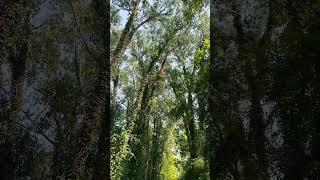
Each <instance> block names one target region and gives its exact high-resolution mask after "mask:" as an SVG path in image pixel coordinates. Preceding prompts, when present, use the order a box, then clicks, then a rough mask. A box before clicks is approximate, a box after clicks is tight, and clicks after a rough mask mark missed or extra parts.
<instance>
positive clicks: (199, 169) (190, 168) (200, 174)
mask: <svg viewBox="0 0 320 180" xmlns="http://www.w3.org/2000/svg"><path fill="white" fill-rule="evenodd" d="M186 166H187V167H186V172H185V174H184V176H183V179H186V180H193V179H195V180H196V179H198V180H206V179H209V173H208V167H207V165H206V162H205V160H204V159H203V158H197V159H190V160H189V161H188V162H187V165H186Z"/></svg>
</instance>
